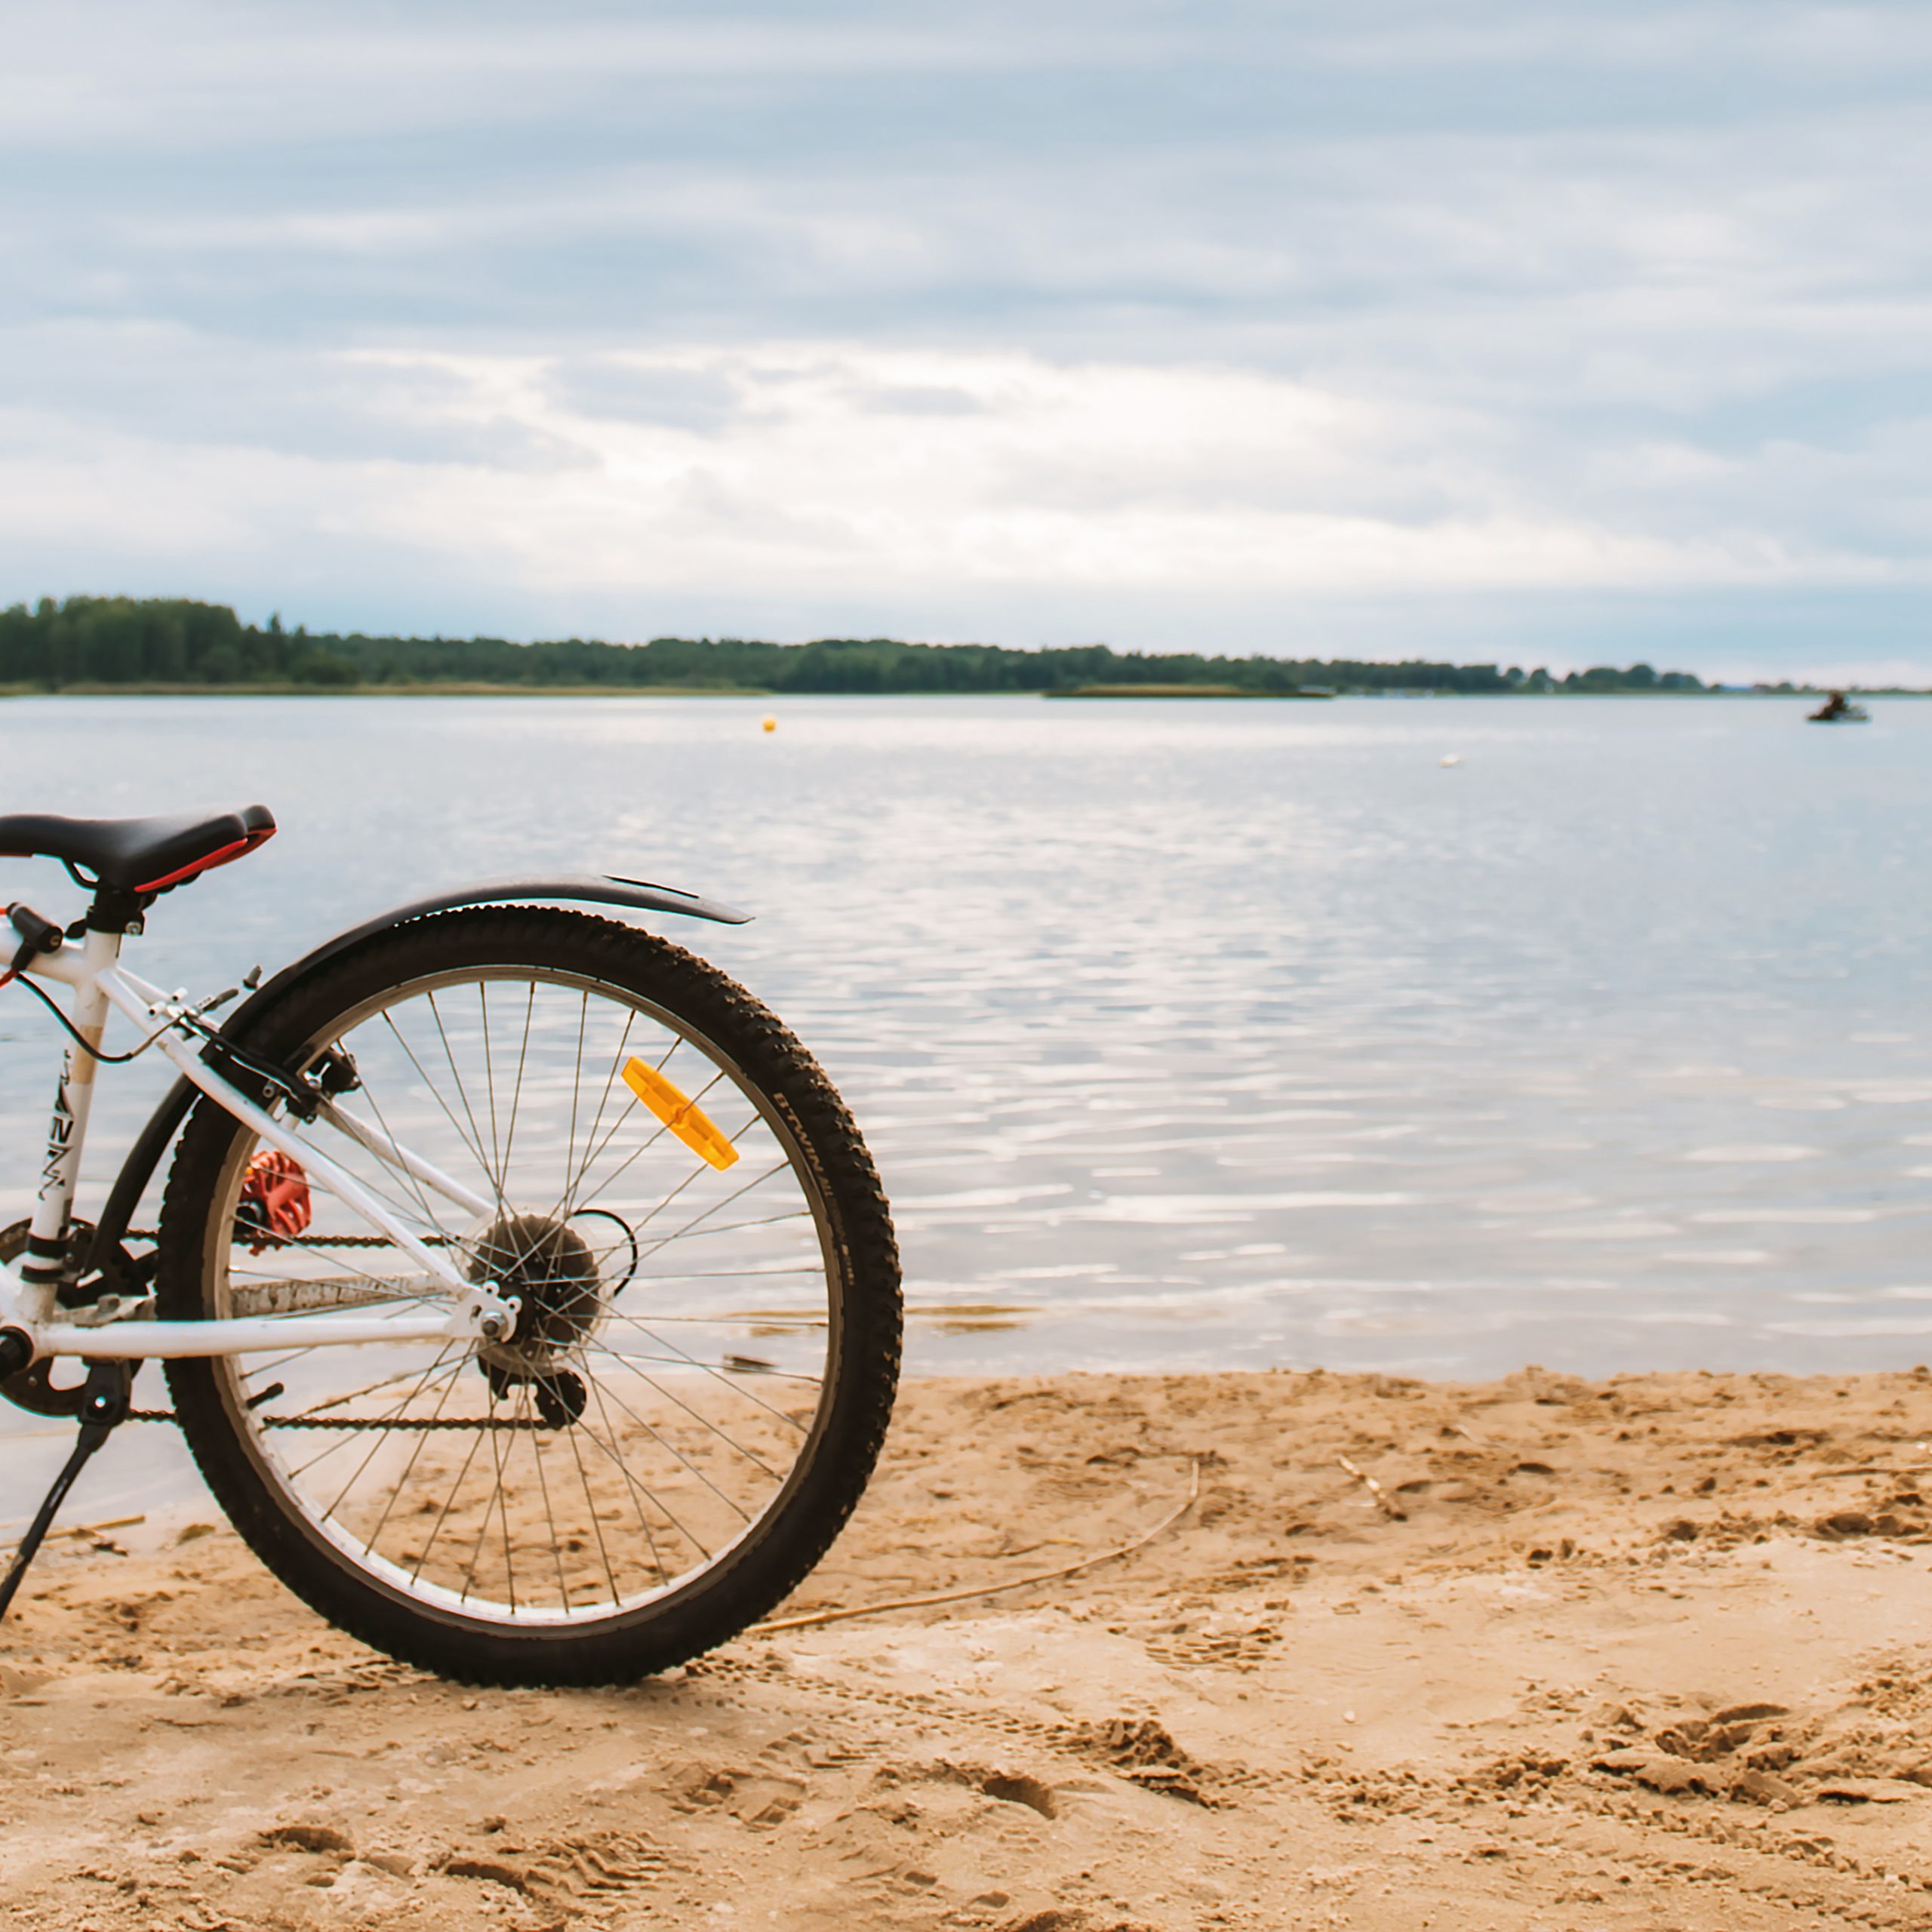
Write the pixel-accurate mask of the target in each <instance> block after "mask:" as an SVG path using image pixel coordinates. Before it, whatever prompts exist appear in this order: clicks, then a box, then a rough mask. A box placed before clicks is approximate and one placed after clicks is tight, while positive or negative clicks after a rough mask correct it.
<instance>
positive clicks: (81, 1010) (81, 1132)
mask: <svg viewBox="0 0 1932 1932" xmlns="http://www.w3.org/2000/svg"><path fill="white" fill-rule="evenodd" d="M105 896H106V895H105V894H103V895H101V897H105ZM124 896H125V895H124ZM94 905H95V906H96V907H98V906H99V905H100V898H98V897H97V899H96V900H95V902H94ZM137 922H138V920H137ZM121 939H122V928H120V927H118V926H117V927H115V928H112V930H109V931H103V930H101V929H100V928H99V927H97V926H96V925H95V924H94V910H93V909H90V910H89V912H88V931H87V938H86V941H85V946H84V949H83V950H82V955H81V956H82V961H83V962H84V963H85V966H86V968H87V971H88V983H87V984H86V985H85V986H82V987H80V988H78V989H77V990H76V992H75V996H74V1011H73V1022H74V1031H75V1033H76V1034H77V1035H78V1036H79V1039H80V1041H85V1044H86V1048H98V1047H99V1046H100V1038H101V1035H102V1034H103V1032H106V1029H107V1014H108V1004H107V995H106V994H105V993H104V992H101V991H100V988H99V986H98V985H97V983H96V977H95V976H96V975H97V974H101V973H104V972H106V971H107V969H108V968H109V967H110V966H112V964H114V963H115V961H116V960H118V958H120V957H121ZM97 1064H98V1063H97V1060H95V1058H94V1054H93V1053H92V1052H91V1051H85V1049H84V1048H83V1047H82V1045H81V1044H70V1045H69V1047H68V1048H67V1052H66V1057H65V1058H64V1059H63V1060H62V1061H61V1063H60V1085H59V1086H58V1087H57V1088H55V1089H54V1115H53V1118H52V1119H51V1121H49V1123H48V1134H47V1157H46V1158H45V1160H44V1161H42V1163H41V1170H40V1189H39V1192H38V1194H37V1195H35V1198H34V1204H33V1217H32V1220H30V1221H29V1223H28V1226H27V1245H26V1253H25V1254H23V1256H22V1257H20V1263H19V1266H18V1269H17V1272H18V1273H19V1275H20V1280H21V1281H22V1283H23V1284H24V1285H25V1287H26V1291H27V1292H26V1303H27V1306H26V1311H25V1312H26V1313H27V1314H28V1315H31V1316H32V1318H33V1319H34V1320H35V1321H48V1320H51V1318H52V1317H53V1315H54V1306H55V1297H56V1294H57V1291H58V1289H59V1287H60V1282H61V1279H62V1278H63V1275H65V1273H66V1268H67V1223H68V1220H69V1216H70V1215H71V1214H72V1211H73V1206H74V1190H75V1187H76V1186H77V1185H78V1183H79V1180H80V1177H81V1152H82V1148H83V1147H84V1146H85V1143H86V1140H87V1134H88V1114H89V1113H90V1112H91V1111H92V1109H93V1106H94V1069H95V1067H96V1066H97Z"/></svg>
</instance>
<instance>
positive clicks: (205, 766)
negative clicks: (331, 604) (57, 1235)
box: [0, 698, 1932, 1456]
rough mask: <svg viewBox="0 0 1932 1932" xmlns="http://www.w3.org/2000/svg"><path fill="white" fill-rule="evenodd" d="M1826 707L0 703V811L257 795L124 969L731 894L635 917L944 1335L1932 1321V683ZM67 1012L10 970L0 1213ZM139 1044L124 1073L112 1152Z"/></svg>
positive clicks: (1418, 1335)
mask: <svg viewBox="0 0 1932 1932" xmlns="http://www.w3.org/2000/svg"><path fill="white" fill-rule="evenodd" d="M1803 711H1804V707H1803V706H1802V705H1801V703H1795V702H1784V701H1775V700H1636V699H1633V700H1619V699H1601V700H1541V701H1538V700H1521V699H1518V700H1509V699H1500V700H1478V699H1463V700H1439V701H1434V702H1429V701H1401V700H1338V701H1337V702H1334V703H1327V704H1294V703H1240V702H1213V701H1201V700H1193V701H1180V702H1164V701H1138V702H1133V703H1054V702H1048V701H1045V700H1039V699H1036V698H1011V699H987V700H973V699H938V700H917V699H873V700H868V699H833V698H825V699H786V700H735V699H709V700H664V699H656V700H654V699H648V698H619V699H612V700H608V701H605V700H576V699H561V698H552V699H541V700H519V699H503V698H472V699H464V698H452V699H389V700H382V699H356V698H344V699H293V700H291V699H259V700H257V699H232V698H227V699H224V698H213V699H205V700H198V699H154V698H150V699H126V700H119V699H91V700H82V699H75V700H63V699H51V698H50V699H32V700H15V701H14V702H11V703H8V704H7V705H6V706H5V710H4V712H0V716H4V718H5V721H6V723H7V725H8V740H7V752H8V757H7V765H8V785H7V788H6V798H7V801H8V808H10V809H28V808H33V809H44V810H57V811H58V810H64V811H74V812H84V813H97V814H111V813H118V812H140V811H160V810H164V809H167V808H171V807H174V806H177V805H181V804H202V803H207V802H219V803H223V804H226V803H231V802H232V803H240V802H245V801H248V800H251V799H254V798H261V799H263V800H265V801H267V802H268V803H269V804H271V805H272V806H273V807H274V808H275V811H276V813H277V815H278V817H279V819H280V820H281V826H282V828H283V829H282V832H281V835H280V836H279V837H278V838H276V839H275V841H272V843H271V844H269V845H268V846H267V847H266V848H263V851H261V852H260V854H257V855H255V856H254V857H251V858H249V859H248V860H246V861H245V862H244V863H242V864H240V865H238V866H233V867H231V868H229V869H226V870H224V871H221V872H216V873H214V874H213V875H211V876H210V877H209V878H207V879H205V881H202V882H201V883H199V884H197V885H195V887H194V888H193V889H192V891H188V892H185V893H183V894H179V895H177V896H174V897H169V898H168V899H165V900H162V902H161V903H160V904H159V906H158V907H157V908H156V909H155V914H154V915H153V918H152V934H151V937H150V938H149V940H147V941H146V942H144V943H143V948H142V950H141V952H140V953H139V954H137V956H136V958H135V959H134V964H136V965H137V968H139V969H140V970H141V971H144V972H146V974H147V975H148V976H149V977H151V978H154V979H157V980H161V981H162V982H163V983H167V984H171V985H173V984H183V985H187V986H192V987H195V988H197V989H205V988H211V987H212V986H214V985H217V984H226V983H230V982H232V980H233V979H234V978H235V977H238V974H239V973H240V972H241V971H242V970H244V969H245V968H247V967H248V966H249V965H251V964H254V963H255V961H257V960H260V961H262V962H263V963H264V964H266V965H267V966H268V967H269V968H270V969H271V970H272V969H273V968H275V967H276V966H277V965H279V964H281V963H282V962H283V961H285V960H286V959H287V958H289V957H291V955H293V954H294V953H295V952H298V951H299V950H301V949H304V948H306V946H309V945H310V944H311V943H314V942H315V941H316V940H319V939H321V938H322V937H325V936H326V935H327V934H329V933H331V932H332V931H335V930H337V929H339V928H341V927H343V926H346V925H348V924H352V923H354V922H355V921H358V920H359V919H361V918H363V917H364V916H365V915H368V914H369V913H371V912H374V911H377V910H378V909H380V908H382V907H383V906H385V905H387V904H389V903H395V902H398V901H401V900H407V899H410V898H412V897H417V896H420V895H421V894H424V893H426V892H427V891H431V890H433V889H435V888H438V887H441V886H444V885H445V884H460V883H463V882H465V881H469V880H472V879H475V878H485V877H489V876H493V875H509V874H519V873H521V874H528V873H534V872H546V871H564V872H580V871H598V870H611V871H615V872H624V873H628V874H630V875H633V876H641V877H645V878H656V879H660V880H663V881H666V882H668V883H671V884H678V885H681V886H685V887H686V888H691V889H694V890H697V891H704V892H707V893H709V894H712V895H714V896H715V897H720V898H722V899H725V900H731V901H734V902H735V903H738V904H740V905H741V906H744V907H746V908H747V909H750V910H752V911H754V912H756V913H757V914H758V920H757V922H756V923H755V924H752V925H751V926H749V927H746V928H739V929H735V930H731V929H725V928H718V927H713V926H706V925H703V924H697V923H696V922H693V921H678V920H669V919H666V920H660V921H654V923H655V924H657V928H658V929H659V930H660V931H665V932H666V933H668V934H670V935H671V936H672V937H675V938H677V939H678V940H681V941H682V942H683V943H686V944H688V945H690V946H694V948H696V949H697V950H700V951H701V952H704V953H706V955H708V956H709V957H710V958H712V959H714V960H715V961H717V962H718V964H721V966H723V967H724V968H726V970H728V971H731V972H732V973H733V974H736V975H737V977H740V978H741V979H742V980H744V982H745V983H746V984H747V985H749V986H751V987H752V989H754V990H755V992H758V994H760V995H761V996H762V997H763V998H765V999H766V1000H767V1001H768V1003H770V1004H771V1005H773V1006H774V1007H775V1008H777V1011H779V1012H780V1014H783V1016H784V1017H786V1019H787V1020H789V1022H790V1023H792V1026H794V1027H795V1029H796V1030H797V1031H798V1032H799V1033H800V1034H801V1035H802V1036H803V1037H804V1039H805V1041H806V1042H807V1044H808V1045H810V1046H811V1048H813V1050H814V1051H815V1052H816V1053H817V1054H818V1056H819V1057H820V1059H821V1060H823V1062H824V1063H825V1064H826V1067H827V1068H828V1069H829V1071H830V1072H831V1073H832V1076H833V1078H834V1079H835V1081H837V1083H838V1085H839V1087H840V1088H841V1090H842V1091H844V1094H846V1096H847V1097H848V1100H850V1101H851V1104H852V1106H853V1108H854V1112H856V1113H857V1115H858V1117H859V1119H860V1124H861V1125H862V1126H863V1128H864V1130H865V1132H866V1136H867V1137H868V1139H869V1141H870V1143H871V1145H872V1149H873V1151H874V1152H875V1155H876V1156H877V1157H878V1162H879V1165H880V1168H881V1171H882V1173H883V1174H884V1179H885V1182H886V1186H887V1189H888V1192H889V1194H890V1195H891V1198H892V1200H893V1203H894V1209H895V1212H896V1216H897V1222H898V1226H899V1228H900V1235H901V1239H902V1241H903V1247H904V1251H905V1258H906V1276H907V1285H908V1290H909V1300H910V1303H911V1305H912V1309H913V1311H914V1313H913V1318H912V1325H911V1333H910V1337H909V1357H908V1364H909V1368H910V1369H911V1370H912V1371H915V1372H918V1371H926V1372H934V1371H966V1370H973V1371H980V1370H989V1371H1032V1370H1041V1369H1054V1368H1057V1367H1072V1366H1081V1367H1109V1368H1111V1367H1119V1368H1129V1367H1167V1368H1174V1367H1202V1368H1206V1367H1260V1366H1263V1365H1268V1364H1284V1365H1292V1366H1297V1367H1305V1366H1309V1365H1312V1364H1325V1365H1327V1366H1329V1367H1336V1368H1368V1367H1374V1368H1380V1369H1386V1370H1389V1371H1401V1372H1405V1373H1409V1374H1423V1375H1430V1376H1454V1377H1464V1376H1479V1375H1487V1374H1492V1373H1496V1372H1500V1371H1506V1370H1508V1369H1509V1368H1512V1367H1516V1366H1518V1365H1519V1364H1521V1363H1523V1362H1524V1361H1540V1362H1542V1363H1543V1364H1546V1365H1548V1366H1549V1367H1558V1368H1563V1369H1568V1370H1574V1371H1578V1372H1581V1373H1586V1374H1602V1373H1604V1372H1607V1371H1613V1370H1617V1369H1629V1368H1648V1367H1686V1366H1690V1367H1697V1366H1704V1367H1777V1368H1784V1369H1791V1370H1805V1369H1817V1368H1844V1369H1851V1368H1863V1367H1886V1366H1894V1365H1898V1364H1906V1365H1909V1364H1912V1363H1913V1362H1915V1361H1919V1360H1921V1359H1922V1358H1926V1357H1927V1356H1932V1253H1928V1251H1927V1238H1928V1235H1932V1006H1928V995H1932V897H1928V894H1927V890H1926V884H1925V866H1926V854H1927V851H1928V841H1929V839H1932V704H1923V705H1921V704H1914V703H1911V702H1909V701H1901V702H1894V703H1880V704H1879V705H1878V706H1877V712H1878V715H1877V716H1876V718H1875V721H1873V722H1872V724H1869V725H1866V726H1863V727H1858V728H1837V729H1833V730H1826V731H1817V730H1814V729H1812V728H1810V727H1808V726H1807V725H1806V724H1804V721H1803ZM766 712H773V713H774V714H775V715H776V716H777V720H778V728H777V731H776V732H774V733H772V734H766V733H764V732H763V731H761V729H760V719H761V717H762V716H763V715H764V714H765V713H766ZM1445 758H1455V759H1457V760H1459V762H1457V763H1454V764H1445V763H1444V759H1445ZM6 863H7V867H8V871H7V896H8V897H26V898H27V899H28V900H29V901H30V902H31V903H33V904H35V905H36V906H38V907H40V908H41V909H42V910H44V911H47V912H55V911H59V912H62V913H63V915H64V914H66V913H67V912H69V910H70V909H72V908H73V907H74V906H75V904H76V903H77V900H78V895H77V894H75V891H73V889H72V888H71V887H69V885H68V884H67V883H66V880H65V878H64V876H63V875H62V874H61V873H60V871H59V869H57V867H55V866H52V865H51V864H49V863H45V862H41V863H30V862H24V861H8V862H6ZM57 1060H58V1048H57V1043H56V1039H55V1036H54V1033H53V1031H52V1028H51V1023H49V1022H48V1021H46V1020H45V1019H44V1018H43V1017H42V1016H40V1015H39V1014H38V1013H37V1011H35V1009H34V1008H32V1005H31V1004H30V1003H29V1000H28V999H27V998H26V997H25V996H23V995H20V994H18V993H14V994H11V995H8V996H7V1000H6V1004H5V1005H4V1006H0V1128H4V1130H5V1131H4V1134H0V1147H4V1149H5V1152H4V1154H0V1195H4V1196H5V1198H4V1200H0V1211H5V1212H6V1213H7V1214H8V1215H9V1216H10V1217H11V1215H12V1214H15V1213H19V1212H24V1211H25V1207H26V1202H27V1201H28V1198H29V1194H30V1190H31V1186H32V1178H33V1176H34V1173H35V1164H36V1160H37V1156H38V1148H39V1146H40V1143H41V1139H42V1132H43V1129H44V1123H45V1111H46V1106H47V1098H48V1087H49V1084H50V1083H51V1080H52V1078H53V1075H54V1069H55V1067H56V1066H57ZM164 1071H165V1069H158V1068H157V1069H149V1068H148V1067H147V1066H146V1065H145V1064H143V1065H140V1066H137V1067H136V1068H134V1069H129V1070H127V1071H125V1072H118V1073H116V1074H115V1075H111V1076H109V1078H108V1079H107V1081H106V1084H104V1085H103V1089H102V1103H103V1104H102V1105H101V1106H100V1109H99V1110H98V1112H97V1117H96V1118H97V1137H96V1139H95V1140H94V1143H93V1150H92V1153H91V1159H90V1168H91V1173H92V1174H94V1176H96V1177H98V1185H99V1186H103V1187H104V1186H105V1184H106V1181H107V1180H109V1179H111V1177H112V1169H113V1167H114V1165H115V1157H116V1156H117V1155H118V1149H119V1148H120V1147H121V1146H124V1145H125V1142H126V1140H127V1138H128V1136H129V1135H130V1134H131V1133H132V1132H133V1131H134V1128H135V1127H136V1126H137V1124H138V1122H139V1120H140V1118H141V1117H142V1115H143V1114H144V1112H145V1111H146V1106H148V1105H149V1104H151V1103H152V1099H153V1097H155V1094H156V1092H157V1091H158V1087H159V1084H160V1079H161V1075H162V1072H164ZM150 1381H152V1383H154V1385H155V1386H154V1387H153V1389H152V1390H150V1391H149V1395H152V1396H158V1392H159V1390H158V1375H157V1374H156V1373H155V1371H152V1370H150V1371H146V1373H145V1374H144V1376H143V1386H144V1387H145V1386H146V1384H147V1383H149V1382H150ZM23 1426H24V1427H26V1428H30V1429H38V1428H39V1427H40V1425H38V1424H33V1423H29V1420H28V1419H26V1418H24V1417H23V1418H20V1421H19V1423H17V1424H16V1423H13V1422H12V1421H11V1418H10V1419H9V1420H8V1422H6V1423H0V1428H19V1427H23ZM140 1436H141V1439H142V1440H143V1442H145V1443H146V1444H149V1446H150V1448H151V1447H152V1444H153V1443H154V1442H155V1439H156V1437H155V1432H152V1431H143V1432H140ZM36 1440H38V1438H36ZM47 1453H48V1454H51V1453H52V1452H51V1447H50V1448H49V1450H48V1452H47ZM116 1453H117V1454H122V1455H124V1456H125V1454H126V1453H127V1452H125V1451H122V1449H121V1448H120V1446H119V1445H117V1447H116Z"/></svg>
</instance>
